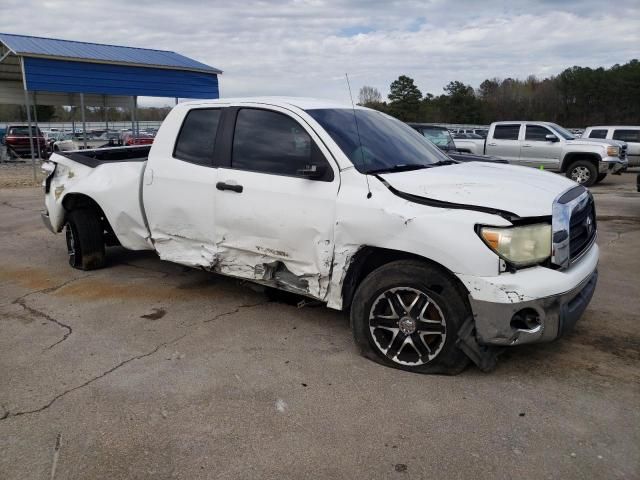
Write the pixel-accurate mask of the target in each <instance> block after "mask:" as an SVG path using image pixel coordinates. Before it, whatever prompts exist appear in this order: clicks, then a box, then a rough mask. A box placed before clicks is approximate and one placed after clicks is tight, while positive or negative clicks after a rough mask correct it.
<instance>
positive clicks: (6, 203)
mask: <svg viewBox="0 0 640 480" xmlns="http://www.w3.org/2000/svg"><path fill="white" fill-rule="evenodd" d="M0 205H4V206H5V207H9V208H15V209H16V210H23V211H25V212H35V213H38V212H39V211H40V210H33V209H32V208H25V207H19V206H18V205H13V204H12V203H9V202H7V201H4V202H2V203H0Z"/></svg>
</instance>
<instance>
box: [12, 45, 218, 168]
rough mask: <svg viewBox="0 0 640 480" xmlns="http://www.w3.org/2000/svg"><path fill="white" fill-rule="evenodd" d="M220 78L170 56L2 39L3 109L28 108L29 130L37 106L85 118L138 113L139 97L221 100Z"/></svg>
mask: <svg viewBox="0 0 640 480" xmlns="http://www.w3.org/2000/svg"><path fill="white" fill-rule="evenodd" d="M221 73H222V71H221V70H219V69H217V68H214V67H211V66H209V65H205V64H204V63H200V62H198V61H196V60H193V59H191V58H188V57H185V56H184V55H180V54H178V53H175V52H170V51H164V50H153V49H147V48H132V47H122V46H116V45H104V44H97V43H86V42H76V41H69V40H58V39H53V38H41V37H31V36H26V35H14V34H8V33H0V103H6V104H22V103H24V104H25V105H26V106H27V117H28V121H29V124H31V112H30V105H32V104H35V103H36V102H37V103H38V104H40V105H79V106H81V107H82V108H81V110H82V115H83V117H84V106H85V105H93V106H119V107H125V106H130V105H133V109H132V112H135V105H136V102H137V97H139V96H146V97H169V98H176V99H178V98H219V89H218V75H219V74H221ZM36 93H37V98H36ZM134 115H135V113H134ZM132 121H133V122H135V118H132ZM84 123H85V122H84V118H83V125H84ZM83 129H84V128H83ZM32 144H33V141H32ZM31 157H32V160H33V161H34V165H35V160H34V152H33V147H32V148H31Z"/></svg>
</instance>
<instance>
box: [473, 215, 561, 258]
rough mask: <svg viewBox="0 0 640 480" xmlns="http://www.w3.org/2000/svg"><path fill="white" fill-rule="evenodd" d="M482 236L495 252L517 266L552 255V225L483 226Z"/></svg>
mask: <svg viewBox="0 0 640 480" xmlns="http://www.w3.org/2000/svg"><path fill="white" fill-rule="evenodd" d="M480 236H481V237H482V239H483V240H484V241H485V243H486V244H487V245H488V246H489V248H491V249H492V250H493V251H494V252H496V253H497V254H498V255H500V256H501V257H502V258H504V259H505V260H507V261H509V262H511V263H513V264H514V265H516V266H519V267H524V266H527V265H534V264H536V263H540V262H542V261H544V260H546V259H547V258H549V257H550V256H551V225H549V224H547V223H538V224H535V225H525V226H522V227H509V228H501V227H482V228H481V229H480Z"/></svg>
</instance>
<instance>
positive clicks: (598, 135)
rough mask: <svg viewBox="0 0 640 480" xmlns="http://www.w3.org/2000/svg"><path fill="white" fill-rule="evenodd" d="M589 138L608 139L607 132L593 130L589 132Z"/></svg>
mask: <svg viewBox="0 0 640 480" xmlns="http://www.w3.org/2000/svg"><path fill="white" fill-rule="evenodd" d="M589 138H607V131H606V130H591V132H589Z"/></svg>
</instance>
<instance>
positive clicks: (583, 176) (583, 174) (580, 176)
mask: <svg viewBox="0 0 640 480" xmlns="http://www.w3.org/2000/svg"><path fill="white" fill-rule="evenodd" d="M590 178H591V172H590V171H589V169H588V168H587V167H583V166H579V167H576V168H574V169H573V170H572V171H571V180H573V181H574V182H578V183H586V182H588V181H589V179H590Z"/></svg>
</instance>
